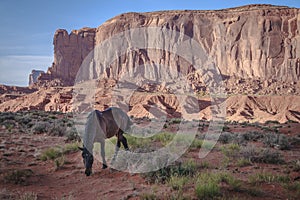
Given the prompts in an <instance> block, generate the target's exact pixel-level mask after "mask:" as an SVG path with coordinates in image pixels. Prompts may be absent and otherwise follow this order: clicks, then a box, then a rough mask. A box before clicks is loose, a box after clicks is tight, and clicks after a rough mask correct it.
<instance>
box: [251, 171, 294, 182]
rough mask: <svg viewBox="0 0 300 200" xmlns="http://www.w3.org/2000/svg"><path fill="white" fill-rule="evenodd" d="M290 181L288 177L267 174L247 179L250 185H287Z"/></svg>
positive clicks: (262, 173)
mask: <svg viewBox="0 0 300 200" xmlns="http://www.w3.org/2000/svg"><path fill="white" fill-rule="evenodd" d="M290 181H291V179H290V177H289V176H286V175H285V176H282V175H274V174H272V173H268V172H261V173H257V174H254V175H251V176H250V177H249V182H250V184H252V185H257V184H261V183H282V184H283V183H289V182H290Z"/></svg>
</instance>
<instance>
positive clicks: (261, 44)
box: [41, 5, 300, 85]
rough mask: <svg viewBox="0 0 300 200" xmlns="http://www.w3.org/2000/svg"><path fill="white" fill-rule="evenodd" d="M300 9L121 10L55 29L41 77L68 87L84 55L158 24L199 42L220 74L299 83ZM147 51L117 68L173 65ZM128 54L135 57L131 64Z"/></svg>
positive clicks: (168, 59) (162, 54)
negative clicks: (92, 22)
mask: <svg viewBox="0 0 300 200" xmlns="http://www.w3.org/2000/svg"><path fill="white" fill-rule="evenodd" d="M299 12H300V10H299V9H297V8H289V7H283V6H271V5H249V6H243V7H237V8H231V9H224V10H216V11H201V10H199V11H198V10H197V11H194V10H185V11H160V12H148V13H125V14H121V15H119V16H116V17H114V18H112V19H110V20H108V21H107V22H105V23H104V24H102V25H101V26H99V27H98V28H82V29H80V30H73V31H72V32H71V33H70V34H68V32H67V31H66V30H63V29H59V30H57V31H56V33H55V35H54V40H53V44H54V62H53V65H52V66H51V67H50V68H49V70H48V72H47V73H46V74H45V75H44V76H48V77H47V78H46V79H54V78H59V79H60V80H62V81H63V83H64V84H65V85H72V84H73V82H74V79H75V77H76V74H77V71H78V69H79V67H80V65H81V63H82V61H83V60H84V58H85V57H86V56H87V55H88V53H89V52H90V51H92V50H93V49H94V48H95V46H96V45H98V44H100V43H101V42H103V41H104V40H105V39H108V38H110V37H111V36H113V35H115V34H117V33H120V32H123V31H125V30H129V29H134V28H141V27H161V28H167V29H171V30H176V31H178V32H180V33H184V34H185V35H187V36H189V37H192V38H193V39H195V40H196V41H197V42H199V43H200V44H202V45H203V47H204V48H205V50H206V51H207V53H208V54H209V55H211V56H212V57H213V58H214V59H215V60H214V61H215V63H216V66H218V68H219V70H220V71H221V73H222V74H223V75H227V76H237V77H242V78H261V79H270V78H272V79H281V80H285V81H297V80H299V78H300V62H299V61H298V60H297V59H299V58H300V33H299V31H300V14H299ZM162 42H163V41H162ZM146 54H147V53H146V52H145V51H142V50H132V51H131V52H128V55H126V56H125V57H124V58H123V59H122V61H121V63H120V64H119V65H120V66H117V65H116V66H115V67H118V68H121V70H119V73H123V71H124V70H128V69H127V68H125V67H122V66H129V67H134V66H135V64H136V63H139V64H141V62H142V63H147V62H149V63H151V62H154V63H160V64H168V65H176V63H175V61H174V60H173V59H172V57H171V56H166V55H165V52H158V53H155V54H150V56H149V55H146ZM129 58H135V59H134V60H133V63H132V61H130V60H128V59H129ZM129 62H131V63H129ZM180 68H182V69H184V68H187V66H180ZM182 71H186V70H182ZM108 76H112V75H111V74H109V75H108ZM41 79H43V77H41Z"/></svg>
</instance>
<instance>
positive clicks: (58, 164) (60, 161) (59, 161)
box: [54, 155, 66, 170]
mask: <svg viewBox="0 0 300 200" xmlns="http://www.w3.org/2000/svg"><path fill="white" fill-rule="evenodd" d="M65 163H66V160H65V156H64V155H62V156H60V157H58V158H56V159H55V160H54V166H55V170H58V169H60V168H61V167H62V166H64V164H65Z"/></svg>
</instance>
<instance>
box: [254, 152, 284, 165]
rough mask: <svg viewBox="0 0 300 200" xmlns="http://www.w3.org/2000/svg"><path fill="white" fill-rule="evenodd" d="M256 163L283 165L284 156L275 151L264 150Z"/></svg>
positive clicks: (255, 159)
mask: <svg viewBox="0 0 300 200" xmlns="http://www.w3.org/2000/svg"><path fill="white" fill-rule="evenodd" d="M254 162H261V163H268V164H283V163H284V160H283V159H282V155H281V154H280V153H279V152H278V151H275V150H271V149H263V150H262V151H261V152H260V153H259V154H258V156H257V157H256V158H254Z"/></svg>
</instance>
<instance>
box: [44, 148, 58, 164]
mask: <svg viewBox="0 0 300 200" xmlns="http://www.w3.org/2000/svg"><path fill="white" fill-rule="evenodd" d="M61 155H62V149H60V148H49V149H46V150H45V151H44V152H43V153H42V154H41V155H40V159H41V160H42V161H46V160H54V159H56V158H58V157H60V156H61Z"/></svg>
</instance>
